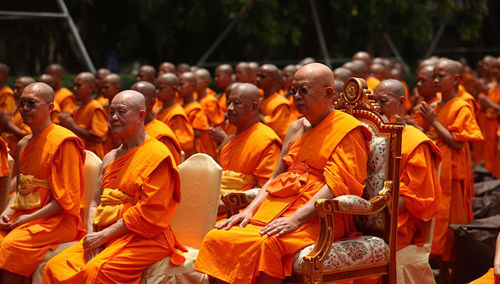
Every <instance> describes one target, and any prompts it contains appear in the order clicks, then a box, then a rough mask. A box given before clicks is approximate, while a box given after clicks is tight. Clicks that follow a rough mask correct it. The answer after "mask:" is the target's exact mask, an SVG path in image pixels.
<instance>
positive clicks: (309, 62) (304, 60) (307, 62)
mask: <svg viewBox="0 0 500 284" xmlns="http://www.w3.org/2000/svg"><path fill="white" fill-rule="evenodd" d="M314 62H316V61H315V60H314V58H312V57H306V58H304V59H302V60H301V61H300V62H299V64H302V65H307V64H311V63H314Z"/></svg>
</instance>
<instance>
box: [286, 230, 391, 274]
mask: <svg viewBox="0 0 500 284" xmlns="http://www.w3.org/2000/svg"><path fill="white" fill-rule="evenodd" d="M313 247H314V245H310V246H308V247H305V248H303V249H302V250H301V251H299V252H297V253H296V254H295V256H294V261H293V272H294V273H299V274H302V267H301V265H300V263H301V261H302V259H303V258H304V257H305V256H306V255H308V254H309V253H310V252H311V251H312V249H313ZM388 260H389V246H388V245H387V244H386V243H385V241H384V240H383V239H381V238H377V237H373V236H362V237H359V238H356V239H351V240H345V241H339V242H335V243H333V245H332V249H331V250H330V253H329V254H328V257H327V258H326V259H325V261H324V263H323V271H324V273H331V272H335V271H339V270H342V269H345V268H349V269H354V268H358V267H364V266H371V265H379V264H386V263H387V262H388Z"/></svg>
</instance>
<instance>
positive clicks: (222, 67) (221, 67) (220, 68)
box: [215, 64, 233, 74]
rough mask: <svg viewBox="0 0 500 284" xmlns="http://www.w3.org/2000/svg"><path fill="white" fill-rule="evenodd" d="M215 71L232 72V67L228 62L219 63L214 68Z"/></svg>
mask: <svg viewBox="0 0 500 284" xmlns="http://www.w3.org/2000/svg"><path fill="white" fill-rule="evenodd" d="M215 71H216V72H217V71H219V72H223V73H231V74H233V67H231V65H229V64H221V65H219V66H217V68H215Z"/></svg>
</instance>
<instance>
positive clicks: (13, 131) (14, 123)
mask: <svg viewBox="0 0 500 284" xmlns="http://www.w3.org/2000/svg"><path fill="white" fill-rule="evenodd" d="M34 82H35V79H33V78H31V77H24V76H23V77H19V78H17V79H16V82H15V83H14V98H15V100H16V103H17V102H18V101H19V97H20V96H21V94H22V93H23V91H24V88H26V86H28V85H29V84H31V83H34ZM1 114H2V115H1V116H0V121H1V125H2V129H3V132H2V138H3V140H5V142H6V143H7V146H8V148H9V153H10V155H11V156H12V158H14V159H16V157H17V142H19V140H21V138H23V137H24V136H26V135H28V134H30V133H31V129H30V127H29V126H28V125H27V124H26V123H24V121H23V118H22V117H21V113H20V112H19V108H16V111H15V112H14V113H13V114H12V116H10V115H8V114H6V113H1Z"/></svg>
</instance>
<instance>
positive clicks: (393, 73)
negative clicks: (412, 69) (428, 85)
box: [389, 68, 418, 114]
mask: <svg viewBox="0 0 500 284" xmlns="http://www.w3.org/2000/svg"><path fill="white" fill-rule="evenodd" d="M402 75H403V72H402V70H401V69H400V68H391V70H390V71H389V78H390V79H394V80H398V81H400V82H401V83H402V84H403V86H404V87H405V96H406V99H405V111H406V113H407V114H411V112H412V110H413V107H414V104H416V103H417V99H418V98H417V99H414V97H412V94H411V92H410V88H409V87H408V84H406V82H405V81H403V79H402Z"/></svg>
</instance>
